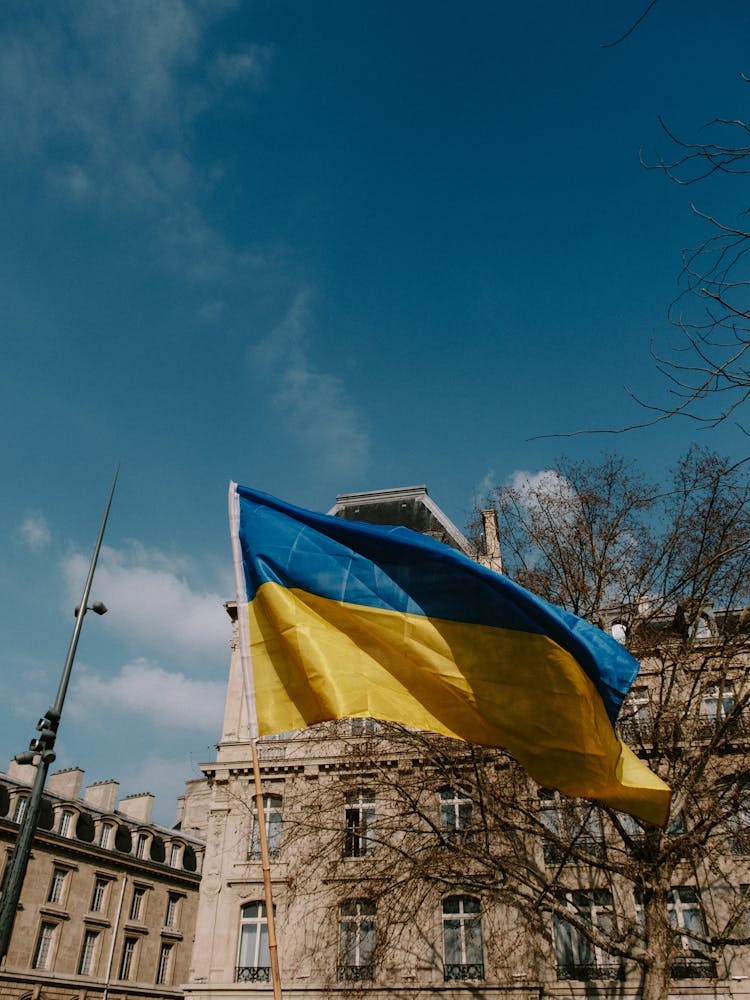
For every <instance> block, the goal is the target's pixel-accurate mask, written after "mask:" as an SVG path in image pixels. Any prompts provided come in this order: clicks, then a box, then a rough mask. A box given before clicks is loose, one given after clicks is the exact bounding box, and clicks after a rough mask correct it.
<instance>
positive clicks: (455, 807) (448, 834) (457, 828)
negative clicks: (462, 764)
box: [440, 786, 472, 841]
mask: <svg viewBox="0 0 750 1000" xmlns="http://www.w3.org/2000/svg"><path fill="white" fill-rule="evenodd" d="M471 819H472V803H471V799H470V798H469V797H468V795H467V794H466V793H465V792H461V791H457V790H456V789H455V788H451V787H449V786H446V787H445V788H441V789H440V827H441V829H442V830H443V833H444V835H445V838H446V840H450V841H456V840H470V839H471V834H470V833H469V828H470V827H471Z"/></svg>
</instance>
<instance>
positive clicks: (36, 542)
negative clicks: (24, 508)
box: [18, 511, 52, 552]
mask: <svg viewBox="0 0 750 1000" xmlns="http://www.w3.org/2000/svg"><path fill="white" fill-rule="evenodd" d="M18 535H19V538H20V539H21V542H22V543H23V544H24V545H25V546H26V548H27V549H30V550H31V551H32V552H40V551H41V550H42V549H46V548H47V546H48V545H49V543H50V540H51V537H52V536H51V534H50V530H49V525H48V524H47V519H46V518H45V516H44V514H41V513H40V512H39V511H31V512H30V513H28V514H27V515H26V517H25V518H24V519H23V521H21V524H20V525H19V527H18Z"/></svg>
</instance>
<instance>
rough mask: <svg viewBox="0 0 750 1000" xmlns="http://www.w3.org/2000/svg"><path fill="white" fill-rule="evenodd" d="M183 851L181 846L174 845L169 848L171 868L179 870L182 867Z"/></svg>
mask: <svg viewBox="0 0 750 1000" xmlns="http://www.w3.org/2000/svg"><path fill="white" fill-rule="evenodd" d="M181 850H182V848H181V845H180V844H172V846H171V847H170V848H169V867H170V868H179V867H180V851H181Z"/></svg>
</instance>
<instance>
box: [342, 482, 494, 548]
mask: <svg viewBox="0 0 750 1000" xmlns="http://www.w3.org/2000/svg"><path fill="white" fill-rule="evenodd" d="M328 513H329V514H332V515H333V516H334V517H341V518H344V520H346V521H365V522H366V523H367V524H383V525H394V526H399V527H405V528H411V529H412V530H413V531H419V532H421V533H422V534H423V535H429V536H430V537H431V538H436V539H437V540H438V541H440V542H444V543H445V544H446V545H450V546H451V548H454V549H458V550H459V551H460V552H465V553H466V555H468V556H473V555H474V552H473V549H472V546H471V544H470V543H469V541H468V539H467V538H466V536H465V535H464V534H463V533H462V532H461V531H459V529H458V528H457V527H456V526H455V524H454V523H453V522H452V521H451V520H450V518H449V517H448V516H447V515H446V514H445V513H444V512H443V511H442V510H441V509H440V508H439V507H438V505H437V504H436V503H435V502H434V500H433V499H432V498H431V497H430V496H429V495H428V493H427V487H426V486H402V487H400V488H397V489H390V490H372V491H370V492H366V493H342V494H341V495H340V496H337V497H336V503H335V505H334V506H333V507H332V508H331V509H330V510H329V511H328Z"/></svg>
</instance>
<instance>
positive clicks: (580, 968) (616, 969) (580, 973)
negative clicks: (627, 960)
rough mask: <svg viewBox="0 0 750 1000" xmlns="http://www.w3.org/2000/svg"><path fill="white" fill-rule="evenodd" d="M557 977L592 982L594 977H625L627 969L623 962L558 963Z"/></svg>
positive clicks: (610, 978) (611, 978)
mask: <svg viewBox="0 0 750 1000" xmlns="http://www.w3.org/2000/svg"><path fill="white" fill-rule="evenodd" d="M557 978H558V979H566V980H576V981H578V982H582V983H588V982H591V981H592V980H594V979H609V980H613V979H624V978H625V969H624V966H623V965H622V963H621V962H608V963H606V964H605V963H602V964H599V963H592V964H586V965H582V964H579V963H575V964H568V963H566V964H565V965H558V967H557Z"/></svg>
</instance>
